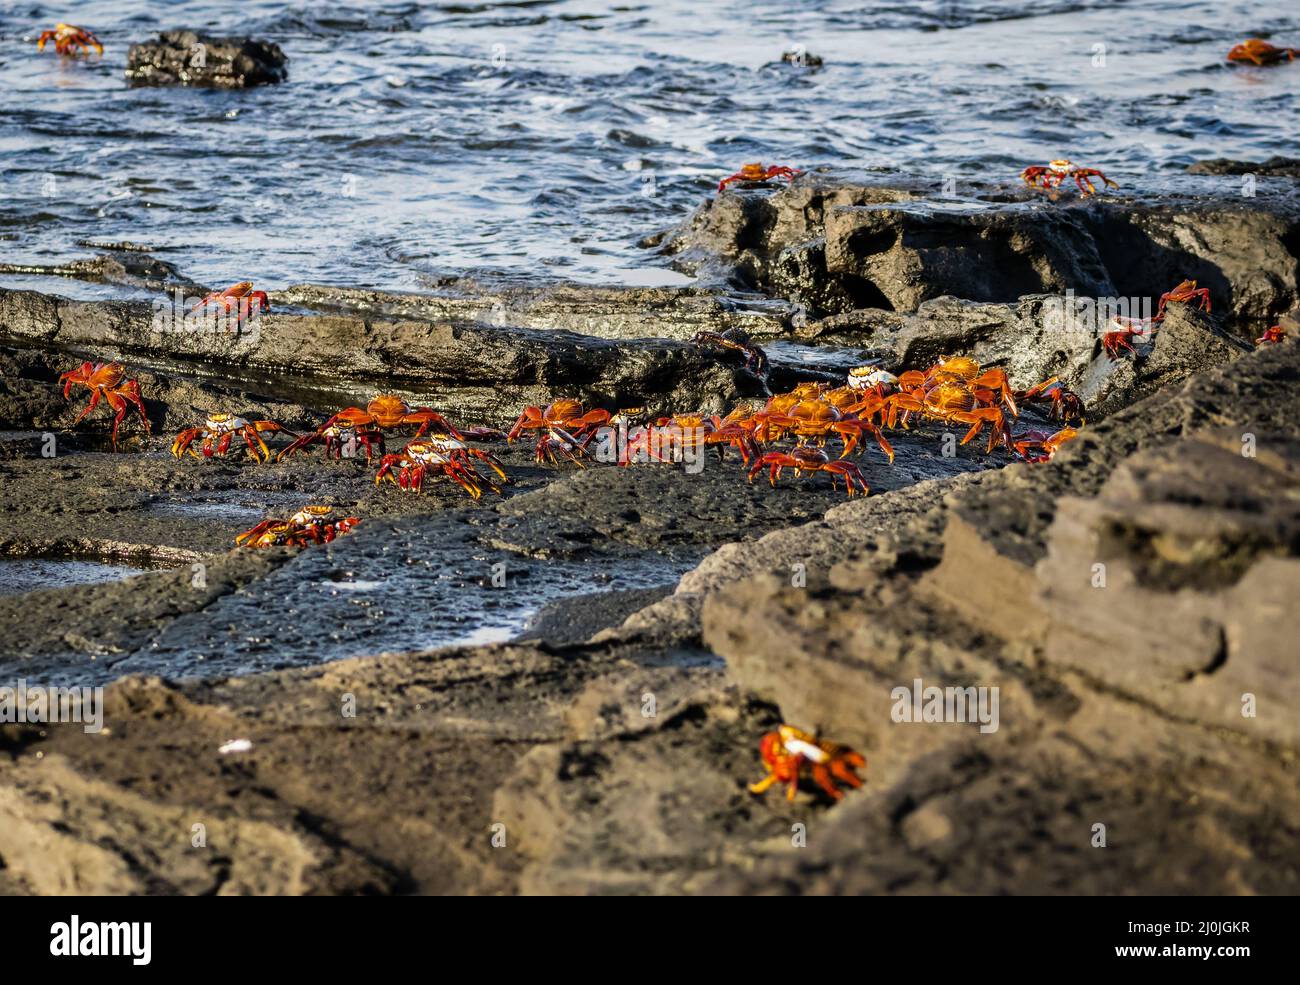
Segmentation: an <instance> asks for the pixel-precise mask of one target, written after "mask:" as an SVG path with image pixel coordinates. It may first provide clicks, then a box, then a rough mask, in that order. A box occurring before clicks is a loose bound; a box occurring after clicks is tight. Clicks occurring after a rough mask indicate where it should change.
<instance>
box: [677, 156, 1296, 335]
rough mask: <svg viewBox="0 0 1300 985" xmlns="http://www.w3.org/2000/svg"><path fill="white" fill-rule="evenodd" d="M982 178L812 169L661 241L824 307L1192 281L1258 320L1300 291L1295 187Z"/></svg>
mask: <svg viewBox="0 0 1300 985" xmlns="http://www.w3.org/2000/svg"><path fill="white" fill-rule="evenodd" d="M1187 180H1188V181H1190V180H1191V179H1187ZM964 187H965V186H964ZM971 187H973V189H974V194H973V195H966V196H964V197H960V198H959V197H944V195H943V189H942V188H941V186H940V183H939V182H938V181H937V180H936V181H931V182H925V181H923V180H920V179H917V178H914V177H907V176H900V175H897V174H893V173H866V174H863V173H857V174H855V175H854V176H853V177H847V176H844V175H838V174H830V173H807V174H804V175H801V176H800V177H799V178H797V179H796V180H795V181H793V182H792V183H791V184H790V185H788V186H785V187H782V188H780V189H779V190H777V191H770V190H755V189H744V188H740V189H731V190H728V191H725V192H721V193H719V194H718V195H717V196H716V197H714V198H713V199H711V200H709V201H708V202H706V203H705V204H704V205H702V206H701V207H700V208H699V209H698V210H697V211H696V213H695V214H694V215H693V216H692V217H691V218H690V219H689V220H687V222H686V223H684V224H683V225H682V226H681V227H680V228H678V229H677V230H675V231H673V232H671V233H669V234H668V235H666V236H665V237H664V238H663V239H662V240H661V242H660V244H659V245H660V248H661V249H662V250H663V251H664V252H665V253H668V254H670V255H671V256H672V257H673V258H674V264H675V265H676V266H678V267H679V268H680V269H683V270H686V271H687V272H691V273H694V274H696V275H697V276H698V277H700V278H701V280H702V282H705V283H716V284H726V285H730V286H732V287H747V288H750V289H753V288H757V289H760V290H764V291H769V292H771V293H773V294H776V295H780V296H784V297H786V298H788V299H789V300H791V301H794V302H797V303H799V304H802V305H804V306H806V307H807V308H808V309H809V310H810V313H812V314H813V315H819V314H837V313H844V312H847V311H851V310H854V309H861V308H881V309H884V310H888V311H901V312H911V311H915V310H916V308H917V307H918V305H920V304H921V303H922V302H923V301H926V300H929V299H931V298H936V297H940V296H942V295H945V294H951V295H953V296H955V297H958V298H963V299H966V300H971V301H1003V302H1010V301H1015V300H1017V299H1018V298H1019V297H1020V296H1022V295H1026V294H1042V293H1062V292H1065V291H1067V290H1073V291H1074V292H1075V293H1076V294H1079V295H1087V296H1093V297H1110V298H1146V299H1153V298H1155V297H1158V296H1159V295H1160V294H1162V293H1163V292H1165V291H1167V290H1169V289H1170V288H1172V287H1173V286H1174V285H1176V284H1178V283H1179V282H1180V281H1182V280H1185V279H1188V278H1192V279H1195V280H1197V281H1198V283H1199V284H1200V285H1201V286H1203V287H1208V288H1209V289H1210V291H1211V293H1212V294H1213V296H1214V298H1215V303H1216V308H1219V309H1222V310H1227V311H1230V312H1231V313H1232V314H1233V315H1234V316H1235V317H1236V318H1239V319H1243V320H1248V321H1259V320H1263V319H1269V318H1275V317H1276V316H1277V315H1278V314H1279V313H1281V312H1282V311H1285V310H1286V309H1287V308H1289V307H1290V306H1291V305H1292V304H1294V303H1295V301H1296V299H1297V284H1296V263H1295V254H1296V252H1297V244H1298V243H1300V193H1297V192H1296V191H1295V190H1294V189H1291V188H1289V187H1287V188H1281V187H1278V188H1271V189H1270V193H1269V194H1267V195H1265V194H1260V195H1257V196H1255V197H1253V198H1252V197H1244V196H1242V195H1240V194H1233V193H1230V192H1227V191H1225V190H1223V189H1222V188H1220V189H1218V190H1216V191H1215V192H1214V193H1212V194H1211V193H1205V192H1204V191H1203V190H1202V191H1200V192H1197V191H1193V190H1189V191H1186V192H1184V191H1182V190H1180V191H1178V192H1177V193H1174V192H1170V191H1163V192H1153V193H1150V194H1143V195H1137V194H1127V193H1123V194H1120V193H1115V192H1107V193H1104V194H1099V195H1097V196H1095V197H1093V198H1091V199H1088V200H1086V201H1082V200H1079V199H1078V198H1074V197H1069V195H1068V193H1059V194H1057V195H1055V196H1044V195H1041V194H1038V193H1034V192H1032V191H1030V190H1028V189H1024V188H1014V189H1013V190H1007V189H1006V188H999V187H995V186H987V185H985V186H971ZM1252 327H1253V326H1252Z"/></svg>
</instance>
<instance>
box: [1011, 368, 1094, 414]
mask: <svg viewBox="0 0 1300 985" xmlns="http://www.w3.org/2000/svg"><path fill="white" fill-rule="evenodd" d="M1015 399H1016V402H1017V403H1021V404H1029V403H1046V402H1048V401H1051V404H1052V410H1051V417H1052V420H1054V421H1061V422H1066V421H1078V422H1079V423H1080V424H1084V423H1086V422H1085V421H1084V419H1083V401H1082V400H1081V399H1080V398H1079V395H1078V394H1077V393H1075V392H1074V391H1073V390H1070V389H1068V388H1067V387H1066V385H1065V384H1064V383H1062V382H1061V381H1060V380H1059V379H1058V378H1057V377H1055V376H1053V377H1051V378H1050V379H1046V380H1043V382H1042V383H1039V384H1037V385H1036V386H1031V387H1030V388H1029V389H1028V390H1019V391H1017V392H1016V395H1015Z"/></svg>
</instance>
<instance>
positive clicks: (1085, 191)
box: [1020, 158, 1119, 198]
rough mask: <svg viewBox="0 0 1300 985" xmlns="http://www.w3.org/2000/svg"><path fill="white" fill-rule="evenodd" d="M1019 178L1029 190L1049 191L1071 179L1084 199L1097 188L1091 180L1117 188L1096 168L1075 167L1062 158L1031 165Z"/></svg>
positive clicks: (1094, 192)
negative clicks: (1040, 189) (1099, 180)
mask: <svg viewBox="0 0 1300 985" xmlns="http://www.w3.org/2000/svg"><path fill="white" fill-rule="evenodd" d="M1020 177H1021V178H1022V179H1024V182H1025V184H1026V185H1029V186H1030V187H1031V188H1043V189H1047V190H1049V191H1050V190H1051V189H1053V188H1056V187H1057V186H1058V185H1060V184H1061V182H1063V181H1064V180H1065V179H1066V178H1073V179H1074V183H1075V184H1076V185H1078V186H1079V193H1080V194H1081V195H1082V196H1083V197H1084V198H1087V197H1088V196H1089V195H1093V194H1096V191H1097V188H1096V186H1095V185H1094V184H1093V183H1092V180H1091V179H1092V178H1100V179H1101V180H1102V182H1103V183H1104V184H1106V185H1108V186H1109V187H1111V188H1118V187H1119V185H1118V184H1116V183H1115V182H1113V181H1111V180H1110V179H1109V178H1107V177H1106V176H1105V175H1104V174H1102V173H1101V172H1100V171H1098V170H1097V169H1096V168H1080V167H1076V166H1075V165H1073V164H1071V163H1070V162H1069V161H1067V160H1065V159H1064V158H1062V159H1060V160H1056V161H1052V162H1051V163H1049V164H1047V165H1046V166H1044V165H1041V164H1034V165H1031V166H1030V167H1027V168H1025V170H1023V171H1021V172H1020Z"/></svg>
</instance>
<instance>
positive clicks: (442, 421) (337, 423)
mask: <svg viewBox="0 0 1300 985" xmlns="http://www.w3.org/2000/svg"><path fill="white" fill-rule="evenodd" d="M406 426H415V427H416V428H417V430H416V432H415V437H416V438H419V437H423V435H424V433H425V432H426V431H428V430H429V429H430V428H438V429H439V430H441V431H444V432H446V433H447V434H449V435H451V436H452V437H453V438H456V439H457V440H462V439H464V438H465V437H467V436H469V437H474V438H479V439H482V440H491V439H494V438H499V437H501V432H500V431H497V430H495V429H493V428H467V429H465V430H463V431H462V430H460V429H458V428H456V427H453V426H452V424H451V422H450V421H448V420H447V419H446V418H445V417H443V416H442V415H441V414H439V413H438V412H437V411H436V410H432V409H431V408H429V407H412V406H411V405H410V404H408V403H407V402H406V401H405V400H403V399H402V398H401V397H398V396H396V395H394V394H391V393H381V394H380V395H379V396H377V397H375V398H374V399H373V400H371V401H370V403H368V404H366V406H365V409H364V410H363V409H362V408H360V407H347V408H345V409H343V410H341V411H339V412H338V413H337V414H335V415H334V416H333V417H331V418H330V419H329V420H327V421H326V422H325V423H324V424H322V425H321V426H320V427H318V428H317V429H316V430H315V431H312V432H311V433H310V434H304V435H303V436H302V437H301V438H298V439H297V440H296V441H294V442H293V443H292V444H290V445H289V446H287V447H286V448H285V449H284V450H283V451H281V452H280V454H279V455H278V456H276V461H282V460H283V459H284V458H286V457H287V456H289V455H292V454H293V453H294V452H296V451H300V450H302V449H303V448H306V447H307V446H308V445H310V444H311V443H312V442H314V441H321V442H324V444H325V455H326V457H329V456H330V455H333V456H334V457H335V458H342V457H343V449H344V447H345V446H350V447H354V448H355V446H356V445H360V446H361V447H362V449H363V450H364V451H365V454H366V461H367V462H369V461H370V459H371V454H372V448H378V450H379V454H380V455H382V454H384V432H385V431H391V430H393V429H394V428H399V427H406Z"/></svg>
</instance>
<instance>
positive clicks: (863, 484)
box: [749, 445, 870, 497]
mask: <svg viewBox="0 0 1300 985" xmlns="http://www.w3.org/2000/svg"><path fill="white" fill-rule="evenodd" d="M764 468H766V469H767V470H768V481H769V482H770V483H771V484H772V486H773V487H775V486H776V480H777V479H779V478H780V477H781V470H782V469H787V468H789V469H794V470H795V474H796V475H800V474H802V473H804V472H829V473H830V476H831V487H832V488H834V486H835V479H836V477H837V476H842V477H843V478H844V489H845V491H846V492H847V493H848V494H849V496H850V497H852V496H853V495H854V493H856V492H858V491H859V490H861V492H862V495H864V496H865V495H867V493H868V492H869V491H870V490H869V489H868V488H867V480H866V479H864V478H863V477H862V472H861V470H860V469H859V468H858V467H857V466H856V465H854V464H853V463H852V462H845V461H843V460H837V461H832V460H831V457H830V456H829V455H827V454H826V452H824V451H822V450H821V449H820V448H817V447H816V446H813V445H800V446H799V447H797V448H793V449H791V450H790V451H788V452H783V451H770V452H768V453H767V454H766V455H763V456H761V457H759V459H758V460H757V461H756V462H754V464H753V465H751V466H750V468H749V481H750V482H753V481H754V476H756V475H758V473H759V472H761V471H762V470H763V469H764Z"/></svg>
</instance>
